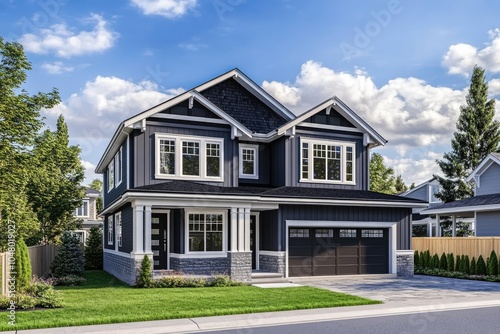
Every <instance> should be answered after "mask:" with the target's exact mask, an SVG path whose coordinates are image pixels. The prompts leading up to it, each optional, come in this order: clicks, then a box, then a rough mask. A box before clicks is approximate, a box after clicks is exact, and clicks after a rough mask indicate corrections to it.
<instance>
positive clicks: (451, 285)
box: [291, 275, 500, 304]
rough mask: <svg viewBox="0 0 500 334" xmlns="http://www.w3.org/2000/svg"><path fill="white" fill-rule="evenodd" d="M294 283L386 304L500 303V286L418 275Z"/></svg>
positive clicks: (356, 277) (340, 278)
mask: <svg viewBox="0 0 500 334" xmlns="http://www.w3.org/2000/svg"><path fill="white" fill-rule="evenodd" d="M291 281H293V282H294V283H299V284H303V285H309V286H315V287H318V288H324V289H328V290H332V291H337V292H344V293H347V294H350V295H355V296H360V297H366V298H370V299H375V300H380V301H383V302H384V303H390V302H409V303H410V304H413V302H415V303H422V301H425V300H427V301H429V302H430V301H431V300H442V301H444V300H448V301H451V300H457V301H458V300H464V299H469V300H477V299H488V300H492V299H498V300H500V283H493V282H483V281H472V280H461V279H454V278H445V277H434V276H422V275H416V276H415V277H414V278H397V277H394V276H389V275H382V276H372V277H368V276H359V277H358V276H348V277H347V276H344V277H334V278H325V279H320V278H319V277H318V278H314V279H307V278H301V279H298V280H293V279H292V280H291Z"/></svg>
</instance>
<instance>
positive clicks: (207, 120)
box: [146, 113, 231, 124]
mask: <svg viewBox="0 0 500 334" xmlns="http://www.w3.org/2000/svg"><path fill="white" fill-rule="evenodd" d="M154 118H161V119H173V120H179V121H188V122H197V123H210V124H231V123H229V122H228V121H226V120H224V119H220V118H210V117H197V116H188V115H176V114H162V113H158V114H155V115H154ZM148 123H149V121H148V122H147V123H146V124H148Z"/></svg>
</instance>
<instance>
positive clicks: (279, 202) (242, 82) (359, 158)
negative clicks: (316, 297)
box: [96, 69, 426, 284]
mask: <svg viewBox="0 0 500 334" xmlns="http://www.w3.org/2000/svg"><path fill="white" fill-rule="evenodd" d="M385 143H386V140H385V139H384V138H383V137H382V136H381V135H380V134H378V133H377V132H376V131H375V130H374V129H373V128H371V127H370V126H369V125H368V124H367V123H366V122H365V121H364V120H363V119H361V118H360V117H359V116H358V115H357V114H356V113H355V112H354V111H353V110H351V109H350V108H349V107H348V106H347V105H346V104H345V103H343V102H342V101H341V100H340V99H339V98H337V97H333V98H331V99H328V100H326V101H324V102H322V103H320V104H319V105H317V106H315V107H314V108H312V109H310V110H307V111H305V112H304V113H302V114H301V115H299V116H296V115H294V114H293V113H292V112H290V111H289V110H288V109H287V108H285V107H284V106H283V105H281V104H280V103H279V102H278V101H276V100H275V99H274V98H273V97H271V96H270V95H269V94H268V93H266V92H265V91H264V90H263V89H262V88H261V87H259V86H258V85H257V84H255V83H254V82H253V81H252V80H250V79H249V78H248V77H247V76H246V75H245V74H243V73H242V72H241V71H239V70H238V69H234V70H231V71H229V72H227V73H225V74H223V75H221V76H219V77H216V78H214V79H212V80H210V81H208V82H205V83H203V84H201V85H199V86H197V87H195V88H193V89H191V90H189V91H186V92H184V93H182V94H180V95H178V96H176V97H174V98H172V99H170V100H168V101H166V102H163V103H161V104H159V105H157V106H154V107H152V108H150V109H148V110H146V111H144V112H141V113H140V114H137V115H136V116H133V117H131V118H129V119H126V120H124V121H123V122H122V123H120V124H119V126H118V128H117V130H116V132H115V134H114V136H113V137H112V139H111V142H110V143H109V145H108V147H107V149H106V151H105V152H104V154H103V156H102V158H101V160H100V161H99V163H98V165H97V167H96V172H97V173H101V174H104V188H105V189H104V210H103V212H102V214H103V215H104V217H105V219H104V236H105V241H104V269H105V270H106V271H108V272H109V273H111V274H113V275H115V276H116V277H118V278H119V279H121V280H123V281H125V282H127V283H129V284H134V282H135V278H136V274H137V268H138V266H139V262H140V261H141V260H142V259H143V257H144V256H145V255H147V256H150V257H151V258H152V261H153V263H154V270H176V271H182V272H185V273H189V274H201V275H205V274H207V275H210V274H214V273H219V274H228V275H230V276H231V277H232V278H233V279H238V280H242V281H248V280H250V279H251V275H252V272H253V271H256V270H259V271H263V272H272V273H279V274H280V275H282V276H283V277H293V276H312V275H349V274H378V273H399V274H401V275H408V274H413V267H412V263H413V262H412V261H413V251H411V215H412V208H413V207H424V206H425V205H426V204H425V203H422V202H420V201H418V200H414V199H409V198H405V197H400V196H391V195H385V194H379V193H374V192H370V191H369V190H368V188H369V186H368V184H369V174H368V171H369V166H368V165H369V151H370V148H373V147H376V146H379V145H384V144H385Z"/></svg>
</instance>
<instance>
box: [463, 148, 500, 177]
mask: <svg viewBox="0 0 500 334" xmlns="http://www.w3.org/2000/svg"><path fill="white" fill-rule="evenodd" d="M493 162H496V163H497V164H498V165H500V159H498V158H497V157H496V156H494V155H493V154H489V155H488V156H487V157H486V158H484V160H483V161H482V162H481V163H480V164H479V166H477V167H476V169H474V171H473V172H472V173H471V174H470V175H469V176H468V177H467V179H466V180H467V182H470V181H472V180H473V179H474V176H476V175H479V176H480V175H481V174H483V173H484V171H485V170H486V169H488V168H489V167H490V166H491V164H492V163H493Z"/></svg>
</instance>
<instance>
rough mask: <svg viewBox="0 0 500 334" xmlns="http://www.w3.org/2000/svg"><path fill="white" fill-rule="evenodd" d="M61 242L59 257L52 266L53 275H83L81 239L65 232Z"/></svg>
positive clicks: (57, 256)
mask: <svg viewBox="0 0 500 334" xmlns="http://www.w3.org/2000/svg"><path fill="white" fill-rule="evenodd" d="M61 241H62V243H61V246H60V247H59V250H58V252H57V255H56V257H55V258H54V261H52V264H51V265H50V270H51V271H52V275H54V277H63V276H67V275H81V274H82V273H83V270H84V259H83V252H82V248H81V247H80V239H78V237H77V236H76V235H73V234H71V233H70V232H65V233H63V235H62V238H61Z"/></svg>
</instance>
